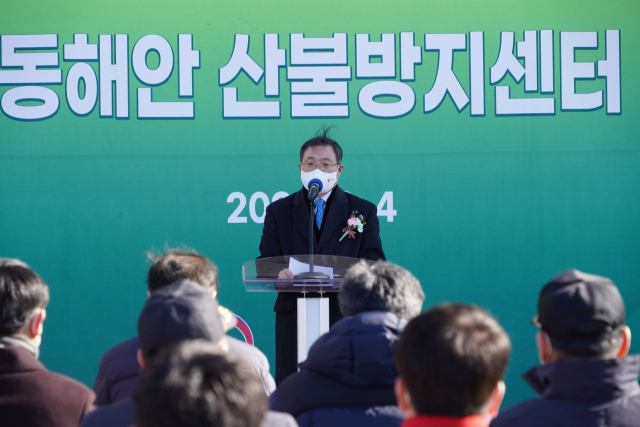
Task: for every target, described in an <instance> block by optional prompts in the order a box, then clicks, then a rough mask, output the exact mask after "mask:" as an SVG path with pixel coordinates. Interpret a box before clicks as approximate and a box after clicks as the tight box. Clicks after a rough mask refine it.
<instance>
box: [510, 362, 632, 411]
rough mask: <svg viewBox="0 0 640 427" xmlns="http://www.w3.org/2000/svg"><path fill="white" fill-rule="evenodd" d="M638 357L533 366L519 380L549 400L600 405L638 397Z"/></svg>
mask: <svg viewBox="0 0 640 427" xmlns="http://www.w3.org/2000/svg"><path fill="white" fill-rule="evenodd" d="M639 371H640V356H639V355H632V356H627V357H622V358H617V359H607V360H559V361H557V362H551V363H545V364H544V365H539V366H536V367H535V368H533V369H531V370H530V371H528V372H527V373H525V374H524V375H522V377H523V378H524V380H525V381H527V382H528V383H529V385H530V386H531V388H533V389H534V390H535V391H536V392H538V393H539V394H541V395H542V397H545V398H550V399H571V400H580V401H588V402H602V401H609V400H614V399H618V398H622V397H630V396H635V395H638V394H640V385H638V372H639Z"/></svg>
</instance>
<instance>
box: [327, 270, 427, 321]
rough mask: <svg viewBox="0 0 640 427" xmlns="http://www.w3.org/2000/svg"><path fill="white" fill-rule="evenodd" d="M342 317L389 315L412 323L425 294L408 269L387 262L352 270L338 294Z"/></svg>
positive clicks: (348, 271)
mask: <svg viewBox="0 0 640 427" xmlns="http://www.w3.org/2000/svg"><path fill="white" fill-rule="evenodd" d="M338 302H339V303H340V313H342V315H343V316H354V315H356V314H358V313H363V312H366V311H386V312H389V313H393V314H395V315H396V316H398V317H401V318H403V319H412V318H414V317H415V316H417V315H418V314H420V311H421V310H422V303H423V302H424V292H423V290H422V286H421V285H420V282H419V281H418V279H416V278H415V276H414V275H413V274H411V272H410V271H409V270H407V269H404V268H402V267H400V266H399V265H396V264H392V263H389V262H385V261H378V262H376V263H375V264H373V265H370V264H368V263H367V262H366V261H360V262H359V263H357V264H355V265H353V266H351V267H350V268H349V269H348V270H347V273H346V274H345V276H344V280H343V282H342V285H341V286H340V292H339V293H338Z"/></svg>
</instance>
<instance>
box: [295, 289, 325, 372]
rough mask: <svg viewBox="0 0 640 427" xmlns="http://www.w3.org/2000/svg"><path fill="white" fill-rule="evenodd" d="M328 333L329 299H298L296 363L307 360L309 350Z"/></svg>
mask: <svg viewBox="0 0 640 427" xmlns="http://www.w3.org/2000/svg"><path fill="white" fill-rule="evenodd" d="M327 332H329V298H298V363H300V362H304V361H305V360H307V355H308V353H309V348H311V345H312V344H313V343H314V342H316V340H317V339H318V338H319V337H320V335H322V334H325V333H327Z"/></svg>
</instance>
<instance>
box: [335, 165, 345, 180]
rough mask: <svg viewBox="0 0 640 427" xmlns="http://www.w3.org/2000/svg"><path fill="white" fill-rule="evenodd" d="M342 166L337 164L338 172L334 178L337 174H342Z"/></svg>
mask: <svg viewBox="0 0 640 427" xmlns="http://www.w3.org/2000/svg"><path fill="white" fill-rule="evenodd" d="M343 168H344V166H343V165H339V166H338V170H337V172H338V173H337V174H336V178H337V177H339V176H340V174H342V169H343Z"/></svg>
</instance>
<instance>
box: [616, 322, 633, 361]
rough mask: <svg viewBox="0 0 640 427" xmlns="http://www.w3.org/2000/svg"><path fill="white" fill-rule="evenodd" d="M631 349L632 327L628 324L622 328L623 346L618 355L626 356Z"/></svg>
mask: <svg viewBox="0 0 640 427" xmlns="http://www.w3.org/2000/svg"><path fill="white" fill-rule="evenodd" d="M629 349H631V329H629V327H628V326H627V325H625V326H624V327H623V328H622V347H620V351H618V357H625V356H626V355H627V354H629Z"/></svg>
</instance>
